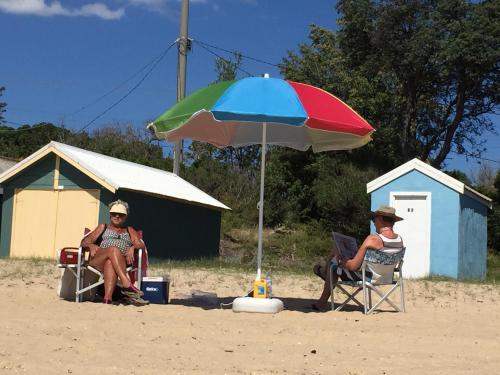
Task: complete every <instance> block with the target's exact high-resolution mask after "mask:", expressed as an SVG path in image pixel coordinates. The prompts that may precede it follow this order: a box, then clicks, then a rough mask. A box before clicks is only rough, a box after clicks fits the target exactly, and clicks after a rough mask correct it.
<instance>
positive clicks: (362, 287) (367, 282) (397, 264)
mask: <svg viewBox="0 0 500 375" xmlns="http://www.w3.org/2000/svg"><path fill="white" fill-rule="evenodd" d="M374 252H378V251H377V250H367V252H366V254H365V259H364V260H363V264H362V265H361V273H362V280H360V281H344V280H340V279H339V280H338V282H337V283H336V284H335V286H336V287H337V288H338V289H339V290H340V291H341V292H342V293H343V294H345V295H346V296H347V298H346V299H345V300H344V302H342V303H341V304H339V305H338V306H337V308H335V302H334V289H335V288H334V285H333V283H332V282H330V297H331V308H332V311H340V310H342V309H343V308H344V307H345V306H346V305H347V303H348V302H349V301H353V302H354V303H356V304H357V305H358V306H360V307H362V308H363V312H364V314H365V315H369V314H371V313H372V312H373V311H375V309H376V308H377V307H379V306H380V304H381V303H382V302H384V301H386V302H387V303H388V304H389V305H391V306H392V307H393V308H394V310H396V311H398V312H406V308H405V298H404V281H403V258H404V252H405V248H403V250H402V251H401V252H400V253H398V254H384V255H388V257H389V258H391V257H392V259H395V261H394V262H392V263H381V262H377V261H374V259H373V258H374V257H373V253H374ZM367 262H370V263H381V264H387V265H394V269H393V275H392V282H390V283H372V281H371V279H369V278H368V277H367V276H366V271H367ZM329 272H330V280H332V278H333V272H334V267H333V264H332V265H330V267H329ZM395 274H397V276H398V277H397V278H396V279H395V278H394V275H395ZM387 285H390V286H391V287H390V288H389V289H388V290H387V291H386V292H385V293H384V292H382V291H381V288H380V286H387ZM346 286H347V287H350V288H355V290H354V291H353V292H351V293H349V291H348V290H346V288H345V287H346ZM398 288H399V289H400V307H398V306H397V305H396V304H395V303H394V302H393V301H391V300H390V298H389V296H390V295H391V294H392V293H393V292H394V291H395V290H396V289H398ZM372 291H373V292H375V293H376V294H377V295H378V296H379V297H380V300H379V301H378V302H377V303H376V304H375V305H373V304H372ZM360 292H363V302H360V301H359V300H358V299H357V298H356V296H357V295H358V293H360Z"/></svg>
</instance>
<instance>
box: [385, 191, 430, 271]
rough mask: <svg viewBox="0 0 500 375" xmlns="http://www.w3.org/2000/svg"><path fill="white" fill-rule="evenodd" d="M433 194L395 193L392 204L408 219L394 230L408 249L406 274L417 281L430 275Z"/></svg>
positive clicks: (404, 269)
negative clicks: (431, 202) (431, 203)
mask: <svg viewBox="0 0 500 375" xmlns="http://www.w3.org/2000/svg"><path fill="white" fill-rule="evenodd" d="M430 200H431V194H430V193H391V205H392V206H393V207H394V208H395V209H396V214H397V215H398V216H401V217H402V218H403V219H404V220H403V221H398V222H397V223H396V225H395V227H394V229H395V231H396V233H399V234H400V235H401V237H403V243H404V245H405V246H406V253H405V258H404V268H403V275H404V276H405V277H410V278H417V277H425V276H428V275H429V265H430V219H431V215H430V214H431V210H430V207H431V205H430Z"/></svg>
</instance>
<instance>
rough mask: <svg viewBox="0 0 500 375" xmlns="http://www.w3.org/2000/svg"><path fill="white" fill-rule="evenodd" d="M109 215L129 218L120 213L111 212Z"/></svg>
mask: <svg viewBox="0 0 500 375" xmlns="http://www.w3.org/2000/svg"><path fill="white" fill-rule="evenodd" d="M109 215H110V216H118V217H125V216H127V215H125V214H120V213H118V212H111V213H110V214H109Z"/></svg>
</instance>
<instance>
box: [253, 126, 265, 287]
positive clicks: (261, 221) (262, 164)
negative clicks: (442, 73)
mask: <svg viewBox="0 0 500 375" xmlns="http://www.w3.org/2000/svg"><path fill="white" fill-rule="evenodd" d="M266 127H267V123H266V122H264V123H262V151H261V162H260V199H259V242H258V247H257V277H256V278H255V280H260V279H261V274H262V269H261V266H262V230H263V226H264V174H265V170H266Z"/></svg>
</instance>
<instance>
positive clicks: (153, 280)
mask: <svg viewBox="0 0 500 375" xmlns="http://www.w3.org/2000/svg"><path fill="white" fill-rule="evenodd" d="M169 284H170V280H169V278H168V277H164V276H158V277H143V278H142V283H141V290H142V291H143V292H144V297H142V298H144V299H145V300H148V301H149V302H150V303H157V304H160V305H164V304H167V303H168V287H169Z"/></svg>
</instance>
